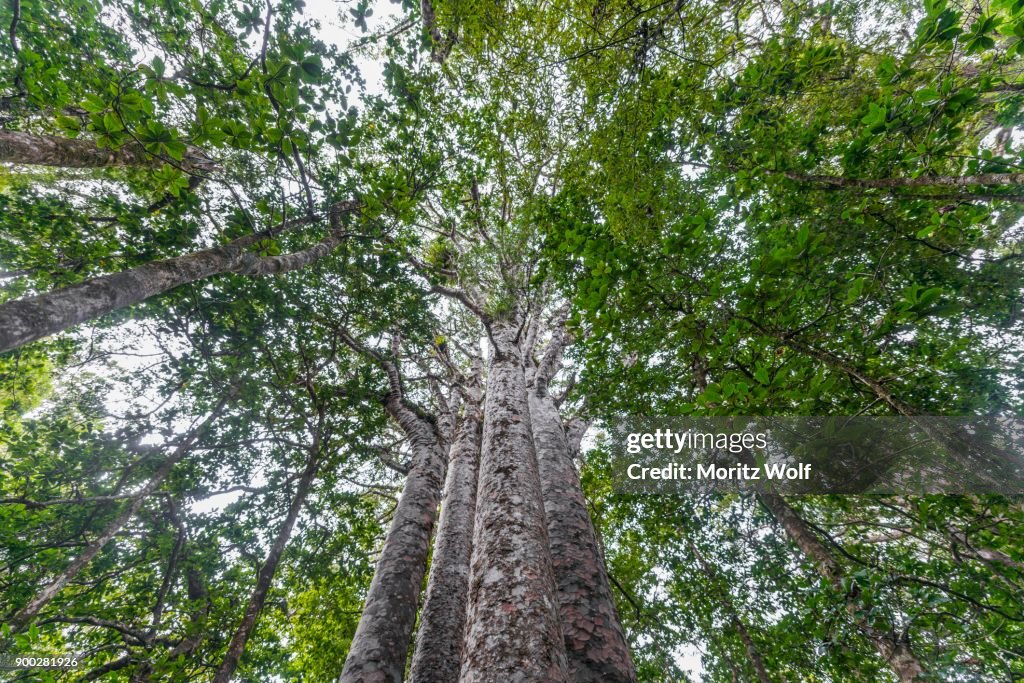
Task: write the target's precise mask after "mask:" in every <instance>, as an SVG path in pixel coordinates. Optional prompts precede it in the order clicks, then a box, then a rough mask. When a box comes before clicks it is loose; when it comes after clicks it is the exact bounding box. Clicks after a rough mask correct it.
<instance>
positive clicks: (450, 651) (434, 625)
mask: <svg viewBox="0 0 1024 683" xmlns="http://www.w3.org/2000/svg"><path fill="white" fill-rule="evenodd" d="M479 410H480V406H479V404H472V403H469V404H466V406H465V411H466V412H465V415H464V416H463V418H462V420H461V422H460V424H459V426H458V432H457V434H456V436H455V439H454V442H453V443H452V447H451V454H450V457H449V459H448V475H447V479H446V481H445V485H444V498H443V500H442V504H441V519H440V521H439V522H438V527H437V538H436V540H435V541H434V556H433V560H432V562H431V565H430V577H429V578H428V579H427V597H426V600H424V602H423V609H422V611H421V613H420V628H419V632H418V634H417V636H416V650H415V654H414V655H413V659H412V669H411V670H410V674H409V680H410V681H411V682H412V683H456V682H457V681H458V680H459V663H460V661H461V659H462V647H463V639H462V633H463V631H464V630H465V627H466V595H467V593H468V592H469V561H470V555H471V553H472V549H473V519H474V515H475V513H476V487H477V474H478V472H479V465H480V427H481V420H482V416H481V415H480V413H479Z"/></svg>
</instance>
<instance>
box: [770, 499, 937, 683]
mask: <svg viewBox="0 0 1024 683" xmlns="http://www.w3.org/2000/svg"><path fill="white" fill-rule="evenodd" d="M757 497H758V500H760V501H761V504H762V505H764V506H765V508H767V509H768V511H769V512H771V513H772V515H774V516H775V519H777V520H778V522H779V524H781V525H782V528H783V529H784V530H785V532H786V535H787V536H788V537H789V539H790V540H791V541H792V542H793V543H794V544H795V545H796V546H797V547H798V548H799V549H800V551H801V552H802V553H803V554H804V555H805V556H806V557H807V559H808V560H810V562H811V564H812V565H814V567H815V569H817V571H818V573H819V574H820V575H821V576H822V577H823V578H824V579H825V580H826V581H828V582H829V584H831V585H832V586H833V587H834V588H835V589H837V590H839V591H841V592H842V593H843V594H844V595H845V596H846V609H847V612H849V613H850V615H851V616H852V617H853V619H854V623H855V624H856V626H857V629H858V630H859V631H860V632H861V633H862V634H863V635H864V637H865V638H867V639H868V640H869V641H870V642H871V644H872V645H873V646H874V648H875V649H876V650H877V651H878V653H879V654H880V655H881V656H882V659H884V660H885V663H886V664H888V666H889V667H890V668H891V669H892V670H893V672H894V673H895V674H896V676H897V677H898V678H899V680H900V681H902V682H903V683H920V681H923V680H924V679H925V669H924V667H923V666H922V665H921V663H920V662H919V661H918V659H917V657H916V656H915V655H914V653H913V651H912V650H911V648H910V643H909V642H908V641H907V640H906V638H904V637H901V636H899V635H898V634H894V633H885V632H882V631H879V630H877V629H875V628H874V627H872V626H871V624H869V623H868V621H867V619H866V618H864V617H858V616H856V614H857V612H859V611H860V605H858V603H857V597H858V595H859V589H858V588H857V587H856V585H854V586H853V587H852V588H850V589H846V588H844V587H843V579H844V578H845V572H844V570H843V567H842V565H841V564H840V563H839V562H838V561H837V560H836V558H835V557H834V556H833V555H832V552H831V551H830V550H829V549H828V548H827V547H826V546H825V544H824V543H822V541H821V540H820V539H819V538H818V536H817V535H816V534H815V533H814V530H813V529H811V528H810V526H808V524H807V522H805V521H804V520H803V518H801V517H800V515H799V514H797V512H796V510H794V509H793V508H792V507H791V506H790V505H789V503H788V502H786V499H785V498H783V497H782V496H781V495H779V494H777V493H770V492H762V493H758V494H757Z"/></svg>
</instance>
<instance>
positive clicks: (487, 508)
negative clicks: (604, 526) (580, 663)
mask: <svg viewBox="0 0 1024 683" xmlns="http://www.w3.org/2000/svg"><path fill="white" fill-rule="evenodd" d="M519 331H520V325H518V324H517V321H515V320H511V321H510V320H499V321H494V322H492V323H491V325H490V327H489V332H490V337H491V340H492V347H493V348H492V355H491V360H490V372H489V375H488V384H487V398H486V408H485V411H484V425H483V445H482V448H481V459H480V484H479V487H478V489H477V509H476V522H475V528H474V533H473V556H472V560H471V564H470V586H469V614H468V624H467V628H466V644H465V648H466V650H465V654H464V655H463V664H462V673H461V676H460V681H462V683H484V682H492V681H494V682H497V681H500V682H501V683H506V682H507V681H509V680H513V681H522V682H524V683H525V682H527V681H538V682H540V681H543V682H545V683H552V682H562V683H564V682H565V681H567V680H568V668H567V663H566V655H565V643H564V639H563V637H562V630H561V625H560V624H559V616H558V603H557V598H556V593H555V590H556V589H555V580H554V574H553V570H552V566H551V553H550V549H549V545H548V537H547V524H546V521H545V516H544V503H543V498H542V494H541V485H540V476H539V473H538V469H537V456H536V452H535V450H534V446H533V436H532V433H531V429H530V409H529V404H528V400H527V396H526V377H525V374H524V371H523V357H522V350H521V348H520V347H519V341H520V340H519V339H518V335H519Z"/></svg>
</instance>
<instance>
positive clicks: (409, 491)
mask: <svg viewBox="0 0 1024 683" xmlns="http://www.w3.org/2000/svg"><path fill="white" fill-rule="evenodd" d="M389 376H393V377H394V379H393V382H392V386H393V389H392V391H391V392H390V394H389V395H388V398H387V403H386V407H387V409H388V412H390V413H391V415H392V417H394V418H395V419H396V420H397V421H398V423H399V425H400V426H401V427H402V430H403V431H404V432H405V434H406V436H407V437H408V438H409V444H410V448H411V450H412V465H411V467H410V469H409V475H408V477H407V478H406V480H405V487H404V488H403V489H402V496H401V498H400V499H399V501H398V507H397V508H396V510H395V517H394V520H393V521H392V523H391V528H390V529H389V530H388V534H387V538H385V540H384V547H383V549H382V550H381V554H380V559H379V560H378V561H377V568H376V571H375V572H374V574H373V581H372V582H371V583H370V591H369V593H368V594H367V596H366V601H365V603H364V605H363V614H362V617H361V618H360V619H359V626H358V627H357V628H356V634H355V636H354V637H353V639H352V645H351V647H350V648H349V653H348V657H347V658H346V660H345V667H344V669H343V671H342V674H341V679H340V683H371V682H372V683H397V682H398V681H401V680H402V678H403V674H404V672H405V662H406V655H407V653H408V650H409V642H410V640H411V639H412V632H413V628H414V626H415V624H416V608H417V603H418V600H419V594H420V588H421V586H422V584H423V575H424V573H426V566H427V554H428V553H429V550H430V536H431V533H432V531H433V527H434V520H435V519H436V517H437V506H438V503H439V502H440V498H441V483H442V480H443V479H444V478H445V465H446V463H445V455H446V454H445V452H444V449H443V448H442V447H441V440H440V438H439V435H438V433H437V431H436V428H435V426H434V425H433V424H432V423H431V422H430V421H429V420H428V419H426V418H425V417H424V416H423V415H420V414H419V413H418V412H417V411H415V410H414V409H413V408H412V407H411V406H409V405H407V404H406V403H405V402H404V400H403V399H402V396H401V393H400V391H399V390H398V386H399V382H398V378H397V370H395V369H394V367H393V366H390V369H389Z"/></svg>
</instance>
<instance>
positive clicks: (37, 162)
mask: <svg viewBox="0 0 1024 683" xmlns="http://www.w3.org/2000/svg"><path fill="white" fill-rule="evenodd" d="M0 162H7V163H10V164H23V165H26V166H59V167H62V168H109V167H117V166H159V165H160V164H162V163H164V160H163V159H161V158H160V157H157V156H154V155H153V154H150V153H149V152H147V151H146V150H145V148H144V147H143V146H142V145H140V144H138V143H136V142H131V143H128V144H126V145H124V146H122V147H118V148H117V149H104V148H101V147H97V146H96V143H94V142H92V141H91V140H85V139H72V138H65V137H60V136H55V135H33V134H31V133H24V132H21V131H16V130H0ZM175 163H176V164H177V165H178V166H179V167H181V168H183V169H186V170H188V169H193V168H202V167H207V168H211V169H212V168H213V166H214V164H213V162H212V160H210V159H209V158H208V157H207V156H206V155H205V154H203V153H202V152H201V151H200V150H199V149H198V148H195V147H191V146H190V147H188V149H187V151H186V153H185V156H184V157H183V158H182V160H181V161H180V162H175Z"/></svg>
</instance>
